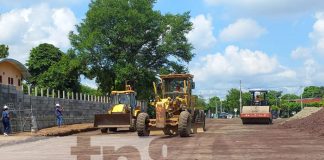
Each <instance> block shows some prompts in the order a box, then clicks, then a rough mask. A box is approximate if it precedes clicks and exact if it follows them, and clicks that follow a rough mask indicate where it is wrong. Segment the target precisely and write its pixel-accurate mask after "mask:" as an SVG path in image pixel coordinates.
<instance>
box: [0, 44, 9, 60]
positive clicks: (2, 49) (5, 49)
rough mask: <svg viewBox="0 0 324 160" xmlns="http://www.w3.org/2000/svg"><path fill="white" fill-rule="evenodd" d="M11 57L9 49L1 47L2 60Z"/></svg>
mask: <svg viewBox="0 0 324 160" xmlns="http://www.w3.org/2000/svg"><path fill="white" fill-rule="evenodd" d="M8 56H9V47H8V46H7V45H4V44H1V45H0V58H7V57H8Z"/></svg>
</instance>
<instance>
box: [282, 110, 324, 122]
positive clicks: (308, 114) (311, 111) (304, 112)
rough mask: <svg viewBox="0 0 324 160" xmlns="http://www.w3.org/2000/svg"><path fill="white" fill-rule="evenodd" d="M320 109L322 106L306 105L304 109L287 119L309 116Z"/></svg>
mask: <svg viewBox="0 0 324 160" xmlns="http://www.w3.org/2000/svg"><path fill="white" fill-rule="evenodd" d="M320 109H321V108H320V107H305V108H303V110H301V111H300V112H298V113H297V114H295V115H294V116H293V117H290V118H289V119H288V120H287V121H291V120H294V119H301V118H305V117H308V116H310V115H311V114H313V113H315V112H317V111H319V110H320Z"/></svg>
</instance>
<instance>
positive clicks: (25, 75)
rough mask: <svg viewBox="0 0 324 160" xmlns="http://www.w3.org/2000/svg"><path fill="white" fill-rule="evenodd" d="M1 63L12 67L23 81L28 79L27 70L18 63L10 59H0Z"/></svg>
mask: <svg viewBox="0 0 324 160" xmlns="http://www.w3.org/2000/svg"><path fill="white" fill-rule="evenodd" d="M3 62H8V63H10V64H12V65H14V66H15V67H16V68H17V69H18V70H19V71H20V72H21V74H22V78H23V79H27V78H28V77H30V74H29V72H28V69H27V68H26V67H25V65H23V64H22V63H20V62H19V61H17V60H14V59H11V58H0V63H3Z"/></svg>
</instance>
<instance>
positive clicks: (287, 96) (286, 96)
mask: <svg viewBox="0 0 324 160" xmlns="http://www.w3.org/2000/svg"><path fill="white" fill-rule="evenodd" d="M299 98H300V97H299V96H297V95H295V94H284V95H283V96H282V97H281V99H282V100H294V99H299Z"/></svg>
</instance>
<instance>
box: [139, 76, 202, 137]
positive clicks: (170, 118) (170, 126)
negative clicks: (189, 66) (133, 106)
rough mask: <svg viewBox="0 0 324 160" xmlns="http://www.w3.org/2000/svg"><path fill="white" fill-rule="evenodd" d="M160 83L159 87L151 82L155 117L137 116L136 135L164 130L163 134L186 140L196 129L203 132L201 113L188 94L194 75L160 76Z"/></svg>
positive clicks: (147, 134)
mask: <svg viewBox="0 0 324 160" xmlns="http://www.w3.org/2000/svg"><path fill="white" fill-rule="evenodd" d="M160 80H161V82H160V83H159V84H158V85H156V84H155V83H153V86H154V92H155V94H156V98H155V101H154V102H153V105H154V107H155V117H152V118H150V117H149V115H148V114H147V113H140V114H139V115H138V117H137V122H136V127H137V134H138V136H149V135H150V131H151V130H163V132H164V134H165V135H177V134H179V135H180V136H181V137H188V136H190V134H191V133H196V132H199V131H198V129H200V130H205V114H204V111H203V110H198V109H196V108H195V106H194V98H193V97H194V96H192V94H191V90H192V89H194V87H195V83H194V82H193V75H191V74H169V75H161V76H160ZM158 89H159V91H160V92H159V93H160V95H161V96H159V94H158Z"/></svg>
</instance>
